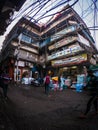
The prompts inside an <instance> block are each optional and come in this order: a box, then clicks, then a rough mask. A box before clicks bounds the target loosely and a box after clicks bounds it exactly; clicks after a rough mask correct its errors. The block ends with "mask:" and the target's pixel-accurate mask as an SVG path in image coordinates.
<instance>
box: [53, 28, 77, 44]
mask: <svg viewBox="0 0 98 130" xmlns="http://www.w3.org/2000/svg"><path fill="white" fill-rule="evenodd" d="M75 30H76V26H69V27H67V28H65V29H63V30H61V31H59V32H57V33H55V34H54V35H52V36H51V42H52V41H54V40H56V39H58V38H60V37H62V36H64V35H65V34H67V33H70V32H73V31H75Z"/></svg>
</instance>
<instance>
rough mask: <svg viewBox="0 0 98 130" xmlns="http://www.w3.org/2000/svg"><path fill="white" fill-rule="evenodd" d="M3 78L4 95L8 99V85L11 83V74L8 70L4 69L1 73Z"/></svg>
mask: <svg viewBox="0 0 98 130" xmlns="http://www.w3.org/2000/svg"><path fill="white" fill-rule="evenodd" d="M1 79H2V89H3V96H4V98H5V99H7V91H8V85H9V83H10V80H11V78H10V76H9V74H8V73H6V71H3V73H2V74H1Z"/></svg>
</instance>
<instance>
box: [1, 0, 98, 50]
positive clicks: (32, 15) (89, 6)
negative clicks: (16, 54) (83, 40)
mask: <svg viewBox="0 0 98 130" xmlns="http://www.w3.org/2000/svg"><path fill="white" fill-rule="evenodd" d="M37 1H38V0H27V1H26V3H25V4H24V5H23V6H22V8H21V9H20V11H19V12H15V14H14V16H13V22H12V23H11V24H10V25H9V26H8V28H7V31H6V32H5V34H4V35H3V36H0V41H1V42H0V49H1V48H2V42H3V40H4V39H5V36H6V35H7V34H8V33H9V31H10V30H11V29H12V27H13V26H14V25H15V24H16V22H17V21H18V20H19V19H20V18H21V17H22V16H25V17H28V18H29V19H30V20H31V21H33V22H35V21H37V22H38V23H45V22H47V21H48V20H49V19H50V18H51V17H52V16H53V14H54V13H56V12H57V11H59V10H60V9H61V8H62V7H64V6H66V5H67V4H69V5H73V6H72V7H73V8H74V10H75V11H76V12H77V13H78V14H79V15H80V17H81V18H82V19H83V20H84V22H85V23H86V25H87V26H88V27H89V29H90V31H91V35H92V37H93V38H94V40H95V42H96V47H97V48H98V39H97V35H98V24H97V23H98V13H97V12H98V0H40V1H39V2H37ZM75 2H76V3H75ZM74 3H75V4H74ZM95 8H96V10H94V9H95ZM49 15H50V17H49ZM47 16H48V17H47ZM94 26H96V28H95V29H94ZM94 30H95V31H94Z"/></svg>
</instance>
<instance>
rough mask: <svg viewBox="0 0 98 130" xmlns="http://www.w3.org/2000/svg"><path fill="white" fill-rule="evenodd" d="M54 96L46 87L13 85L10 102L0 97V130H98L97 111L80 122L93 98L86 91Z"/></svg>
mask: <svg viewBox="0 0 98 130" xmlns="http://www.w3.org/2000/svg"><path fill="white" fill-rule="evenodd" d="M1 91H2V90H1V88H0V92H1ZM50 95H51V96H47V95H45V93H44V87H34V86H23V85H22V86H15V85H10V86H9V89H8V99H7V100H4V99H3V97H2V95H1V94H0V130H98V115H94V110H93V107H92V110H91V112H90V113H89V114H88V118H87V119H79V116H80V114H81V113H82V112H83V111H84V110H85V107H86V103H87V100H88V98H89V96H88V95H87V92H86V91H83V92H81V93H77V92H76V91H75V90H72V89H65V90H64V91H61V92H60V91H51V92H50Z"/></svg>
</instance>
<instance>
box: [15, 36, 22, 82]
mask: <svg viewBox="0 0 98 130" xmlns="http://www.w3.org/2000/svg"><path fill="white" fill-rule="evenodd" d="M21 38H22V34H20V35H19V37H18V40H19V41H18V46H17V60H16V82H17V83H18V81H19V79H18V78H19V77H18V75H19V67H18V62H19V52H20V46H21V44H20V42H21Z"/></svg>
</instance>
